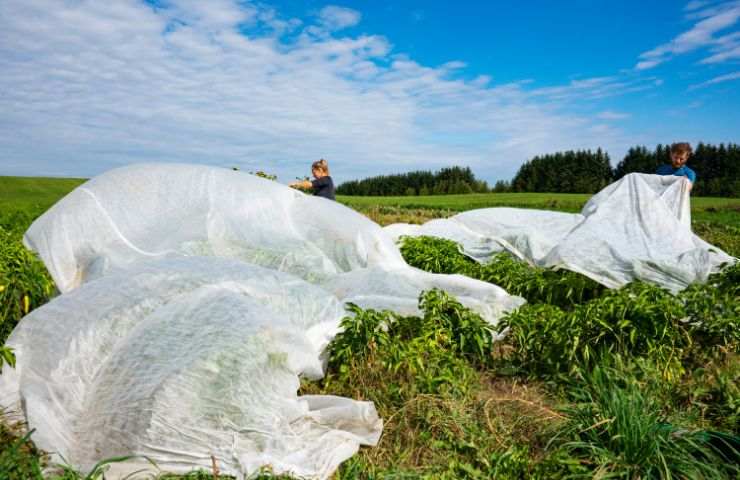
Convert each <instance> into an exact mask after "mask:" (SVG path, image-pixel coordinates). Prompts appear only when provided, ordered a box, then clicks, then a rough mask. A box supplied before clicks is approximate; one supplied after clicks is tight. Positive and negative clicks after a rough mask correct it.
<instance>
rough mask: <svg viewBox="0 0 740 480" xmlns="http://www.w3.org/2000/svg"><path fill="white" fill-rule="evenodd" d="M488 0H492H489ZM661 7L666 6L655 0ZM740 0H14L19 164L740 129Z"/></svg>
mask: <svg viewBox="0 0 740 480" xmlns="http://www.w3.org/2000/svg"><path fill="white" fill-rule="evenodd" d="M482 3H485V5H484V6H482V5H480V4H482ZM646 4H648V5H649V6H646ZM739 24H740V1H702V0H698V1H697V0H693V1H690V2H688V3H682V2H678V1H651V2H643V1H631V0H629V1H622V2H614V1H612V0H610V1H597V0H572V1H568V2H551V1H547V0H537V1H529V2H527V3H526V5H525V3H524V2H520V1H496V2H477V1H476V2H473V1H469V2H465V1H462V2H449V1H429V0H424V1H422V0H406V1H404V2H385V1H381V0H353V1H346V2H342V3H323V2H318V1H305V2H299V1H282V2H251V1H248V0H241V1H232V0H171V1H159V0H156V1H155V0H150V1H143V0H111V1H107V2H101V1H84V0H75V1H62V0H55V1H48V0H22V1H21V0H2V1H0V175H33V176H35V175H43V176H77V177H89V176H92V175H95V174H98V173H101V172H103V171H105V170H108V169H111V168H114V167H116V166H120V165H125V164H128V163H133V162H144V161H179V162H189V163H206V164H211V165H220V166H225V167H231V166H237V167H239V168H241V169H242V170H258V169H262V170H265V171H268V172H271V173H276V174H278V175H279V177H280V180H281V181H283V182H288V181H291V180H292V179H294V178H295V177H297V176H303V175H307V174H309V165H310V163H311V162H312V161H314V160H316V159H318V158H320V157H323V158H326V159H327V160H328V161H329V163H330V166H331V168H332V173H333V176H334V177H335V180H338V181H342V180H347V179H351V178H359V177H364V176H369V175H375V174H380V173H390V172H401V171H408V170H414V169H436V168H439V167H443V166H448V165H453V164H454V165H467V166H470V167H471V168H472V169H473V171H474V172H476V173H477V174H478V175H479V176H480V177H482V178H484V179H486V180H489V181H495V180H497V179H509V178H511V177H512V176H513V174H514V173H515V172H516V170H517V168H518V167H519V165H520V164H521V163H522V162H523V161H524V160H526V159H528V158H530V157H531V156H533V155H536V154H541V153H547V152H554V151H558V150H563V149H578V148H592V149H593V148H597V147H602V148H604V149H605V150H607V151H608V152H609V153H610V155H611V156H612V162H613V163H614V164H616V162H618V161H619V160H620V159H621V157H622V156H623V155H624V153H625V151H626V150H627V149H628V148H629V147H630V146H632V145H648V146H650V147H652V146H654V145H655V144H656V143H669V142H673V141H679V140H688V141H691V142H696V141H699V140H702V141H705V142H712V143H719V142H738V141H740V135H738V134H739V133H740V108H739V107H740V27H739V26H738V25H739Z"/></svg>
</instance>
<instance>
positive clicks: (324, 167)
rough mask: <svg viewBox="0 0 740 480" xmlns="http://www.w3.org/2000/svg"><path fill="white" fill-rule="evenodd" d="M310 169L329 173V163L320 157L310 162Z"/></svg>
mask: <svg viewBox="0 0 740 480" xmlns="http://www.w3.org/2000/svg"><path fill="white" fill-rule="evenodd" d="M311 170H319V171H320V172H324V173H325V174H326V175H329V164H328V163H327V162H326V160H324V159H323V158H322V159H321V160H319V161H318V162H313V163H312V164H311Z"/></svg>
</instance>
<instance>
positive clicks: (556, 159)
mask: <svg viewBox="0 0 740 480" xmlns="http://www.w3.org/2000/svg"><path fill="white" fill-rule="evenodd" d="M611 182H612V168H611V165H610V164H609V154H607V153H605V152H603V151H602V150H601V149H600V148H599V149H597V150H596V152H592V151H591V150H585V151H580V150H579V151H575V152H574V151H572V150H569V151H567V152H557V153H554V154H548V155H543V156H536V157H534V158H533V159H531V160H528V161H526V162H524V164H522V166H521V167H519V171H518V172H517V174H516V175H515V176H514V178H513V179H512V180H511V187H510V188H511V189H512V190H513V191H515V192H559V193H595V192H597V191H599V190H601V189H602V188H604V187H605V186H607V185H608V184H610V183H611Z"/></svg>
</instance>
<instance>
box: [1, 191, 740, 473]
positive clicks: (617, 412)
mask: <svg viewBox="0 0 740 480" xmlns="http://www.w3.org/2000/svg"><path fill="white" fill-rule="evenodd" d="M0 180H1V181H0V185H2V186H3V188H4V189H3V190H0V199H1V200H2V202H3V207H6V208H3V210H2V212H0V245H1V247H0V290H1V291H0V301H1V303H0V307H2V308H1V309H0V334H2V341H4V338H5V336H7V334H8V333H9V332H10V331H11V330H12V328H13V327H14V326H15V325H16V323H17V322H18V321H19V320H20V318H21V317H22V316H23V315H25V314H26V313H27V312H29V311H31V310H33V309H34V308H38V307H39V306H41V305H43V304H44V303H45V302H46V301H48V299H49V298H50V297H51V296H53V295H54V294H55V292H54V291H53V284H52V282H51V279H50V278H49V276H48V273H47V272H46V270H45V269H44V267H43V264H42V263H41V262H40V261H39V260H38V259H37V258H36V257H35V256H33V255H32V254H30V252H28V251H27V250H26V249H25V248H23V246H22V243H21V238H22V234H23V232H24V231H25V230H26V228H27V227H28V225H29V224H30V222H31V221H32V220H33V218H34V217H35V216H37V215H38V214H40V213H41V212H42V211H43V209H44V208H47V207H48V206H49V205H51V204H52V203H53V202H54V201H56V199H58V198H59V197H61V196H62V195H63V194H64V193H66V192H67V191H69V190H70V189H71V188H73V187H74V185H75V182H79V181H70V182H67V183H58V182H59V180H56V179H49V180H48V181H41V182H39V183H38V184H35V183H34V181H31V180H27V179H26V180H12V181H8V180H7V178H5V179H0ZM587 197H588V196H586V195H555V196H551V195H545V194H501V195H499V194H487V195H464V196H463V195H461V196H435V197H428V203H424V202H427V199H426V198H424V199H422V202H421V203H403V204H394V203H392V202H393V201H394V199H392V198H389V197H384V198H382V199H375V200H373V199H357V198H353V199H352V201H358V202H359V203H355V204H354V205H353V206H355V207H357V208H358V209H360V210H361V211H364V212H366V213H368V214H370V215H375V216H377V217H379V219H380V220H381V221H383V222H386V223H387V221H389V220H398V219H403V220H404V221H414V220H422V221H423V220H426V219H429V218H433V217H435V216H445V215H450V214H453V213H454V212H457V211H461V210H465V209H467V208H480V207H484V206H493V205H492V204H491V202H492V201H493V200H495V202H504V204H505V205H508V206H528V207H531V208H553V209H565V210H578V209H579V208H580V206H581V205H582V203H583V202H585V201H586V199H587ZM420 198H422V197H402V199H403V200H404V201H408V202H419V199H420ZM476 198H477V199H478V201H479V202H480V203H478V204H476V203H475V201H476ZM343 200H346V199H343ZM376 200H377V201H376ZM363 202H364V203H363ZM384 202H391V203H386V204H384ZM506 202H508V204H507V203H506ZM736 202H737V199H693V212H694V220H695V223H694V228H695V230H696V231H697V232H698V233H699V234H700V235H701V236H702V237H704V238H705V239H707V240H709V241H711V243H715V244H717V245H718V246H720V247H721V248H724V249H726V250H727V251H728V252H731V253H733V254H735V255H738V254H740V245H738V238H740V235H738V228H739V227H738V225H740V222H738V223H733V222H735V221H736V218H737V217H738V216H740V214H738V213H737V203H736ZM360 203H362V205H360ZM394 205H396V206H394ZM397 205H401V206H400V207H399V206H397ZM499 205H500V204H499ZM701 215H704V217H703V218H700V219H699V220H697V217H699V216H701ZM402 253H403V255H404V258H406V260H407V261H408V262H409V263H410V264H411V265H414V266H416V267H418V268H422V269H424V270H427V271H432V272H440V273H460V274H465V275H468V276H471V277H474V278H479V279H481V280H484V281H488V282H492V283H495V284H498V285H501V286H503V287H504V288H506V289H507V290H508V291H509V292H511V293H514V294H517V295H521V296H523V297H525V298H527V300H528V301H529V303H528V304H527V305H525V306H524V307H522V308H520V309H519V310H517V311H516V312H514V313H512V314H510V315H508V316H506V317H505V318H503V319H502V321H501V323H500V324H499V325H498V326H496V327H495V328H492V327H491V326H489V325H488V324H487V323H485V322H484V321H483V320H482V319H481V318H480V317H479V316H478V315H477V314H476V313H474V312H472V311H470V310H469V309H467V308H465V307H464V306H463V305H461V304H460V303H459V302H458V301H457V300H456V299H454V298H452V297H450V296H448V295H447V294H445V293H444V292H440V291H430V292H425V293H424V294H423V295H422V296H421V298H420V303H419V310H420V313H419V314H418V315H416V316H399V315H396V314H394V313H392V312H385V311H384V312H379V311H373V310H363V309H360V308H358V307H356V306H351V305H350V306H349V311H348V315H347V317H346V318H345V319H344V320H343V326H344V332H343V333H342V334H340V335H338V336H337V337H336V338H335V340H334V341H333V342H332V344H331V346H330V352H331V354H330V360H329V366H328V371H327V375H326V377H325V378H324V379H323V380H321V381H316V382H309V381H304V382H303V384H302V386H301V390H302V392H304V393H316V394H335V395H347V396H349V397H352V398H356V399H363V400H371V401H373V402H375V405H376V407H377V408H378V411H379V413H380V415H381V417H382V418H383V419H384V422H385V430H384V434H383V437H382V438H381V441H380V444H379V445H378V446H377V447H374V448H368V449H362V450H361V451H360V453H359V454H358V455H356V456H354V457H352V458H351V459H350V460H349V461H347V462H345V463H344V464H343V465H342V467H341V468H340V470H339V471H338V472H337V474H336V475H335V478H337V479H380V478H406V479H412V478H413V479H417V478H418V479H422V478H424V479H427V478H428V479H432V478H434V479H437V478H440V479H458V478H471V479H476V478H480V479H487V478H500V479H521V478H541V479H550V478H552V479H557V478H592V477H602V478H607V477H608V478H624V479H638V478H664V479H668V478H707V479H714V478H716V479H730V478H737V477H738V475H740V471H738V464H740V453H739V449H740V440H739V437H738V435H740V387H739V386H740V267H738V266H735V267H732V268H729V269H726V270H725V271H724V272H722V273H721V274H718V275H715V276H713V277H711V278H710V281H709V282H708V283H707V284H706V285H695V286H692V287H690V288H688V289H686V290H685V291H684V292H681V293H680V294H679V295H676V296H674V295H671V294H669V293H668V292H665V291H663V290H661V289H659V288H657V287H655V286H652V285H646V284H642V283H634V284H631V285H629V286H627V287H625V288H623V289H620V290H618V291H613V290H606V289H604V288H603V287H602V286H600V285H598V284H596V283H594V282H592V281H591V280H589V279H587V278H585V277H582V276H580V275H578V274H575V273H572V272H566V271H557V272H555V271H550V270H546V269H538V268H531V267H529V266H527V265H526V264H524V263H521V262H519V261H517V260H515V259H513V258H511V257H509V256H507V255H498V256H496V257H494V259H493V261H492V262H491V263H489V264H486V265H480V264H477V263H475V262H472V261H471V260H470V259H468V258H467V257H465V256H464V255H462V254H461V253H460V250H459V247H458V245H456V244H455V243H453V242H450V241H448V240H440V239H433V238H415V239H407V240H405V241H404V242H403V244H402ZM504 329H508V335H507V336H506V338H505V339H504V340H503V341H497V342H494V341H493V338H494V336H496V335H497V334H498V333H500V332H501V331H503V330H504ZM0 345H2V342H1V341H0ZM4 353H5V356H3V357H2V358H3V359H4V360H5V361H12V356H9V355H8V354H9V353H10V352H8V351H7V350H6V349H5V350H4ZM32 440H33V433H30V434H29V433H28V432H27V431H26V430H25V426H24V425H23V424H20V423H18V422H14V421H13V420H12V417H10V416H9V415H5V416H4V418H3V421H0V478H2V479H9V480H10V479H12V480H14V479H23V480H27V479H34V480H38V479H40V478H41V469H42V468H44V467H45V466H47V464H48V459H47V458H46V457H45V455H44V454H43V452H40V451H38V450H37V449H36V448H35V446H34V445H33V441H32ZM117 460H120V459H107V460H105V461H104V462H112V461H117ZM105 469H106V464H105V463H102V464H101V465H99V466H98V468H97V469H95V470H94V471H92V472H86V473H85V474H82V473H80V472H75V471H74V470H72V469H70V468H68V467H60V469H58V471H57V473H56V474H53V475H52V476H51V477H50V478H55V479H57V480H62V479H64V480H72V479H82V478H90V479H101V478H103V474H104V470H105ZM213 477H214V475H213V472H204V471H201V472H193V473H192V474H190V475H187V476H175V475H166V474H163V475H162V476H161V477H160V478H162V479H165V478H166V479H172V480H174V479H185V478H187V479H190V480H196V479H197V480H204V479H210V478H213ZM220 478H225V477H223V476H221V477H220ZM255 478H265V479H266V478H288V477H286V476H283V477H275V476H273V475H271V474H270V473H269V471H265V472H263V473H261V474H260V475H258V476H256V477H255Z"/></svg>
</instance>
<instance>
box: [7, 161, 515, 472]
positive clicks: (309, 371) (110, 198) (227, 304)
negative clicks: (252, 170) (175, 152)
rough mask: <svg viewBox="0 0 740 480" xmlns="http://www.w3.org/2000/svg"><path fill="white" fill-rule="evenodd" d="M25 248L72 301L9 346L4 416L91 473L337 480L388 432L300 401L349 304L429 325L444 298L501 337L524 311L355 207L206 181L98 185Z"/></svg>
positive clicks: (328, 401) (146, 179) (121, 178)
mask: <svg viewBox="0 0 740 480" xmlns="http://www.w3.org/2000/svg"><path fill="white" fill-rule="evenodd" d="M24 242H25V244H26V245H27V246H28V247H29V248H31V249H33V250H34V251H36V252H38V254H39V255H40V257H41V258H42V259H43V261H44V263H45V264H46V266H47V268H48V270H49V272H50V273H51V275H52V277H53V278H54V280H55V282H56V284H57V286H58V288H59V290H60V291H61V292H62V294H61V295H60V296H58V297H56V298H55V299H53V300H51V301H50V302H49V303H47V304H46V305H44V306H42V307H40V308H38V309H36V310H34V311H33V312H31V313H30V314H29V315H27V316H26V317H25V318H23V319H22V320H21V322H20V323H19V324H18V326H17V327H16V329H15V330H14V331H13V333H12V334H11V336H10V338H9V339H8V341H7V345H8V346H10V347H12V348H13V349H14V350H15V353H16V358H17V363H16V367H15V368H10V367H9V366H7V365H6V366H4V367H3V370H2V375H0V405H3V406H6V407H14V406H15V407H18V406H19V405H20V406H22V412H23V414H24V415H25V416H26V420H27V421H28V425H29V427H30V428H33V429H35V432H34V434H33V439H34V441H35V442H36V444H37V445H38V446H39V447H40V448H42V449H43V450H46V451H49V452H51V453H53V454H55V455H58V457H57V459H59V458H63V459H64V460H65V461H67V462H69V463H71V464H72V465H73V466H75V467H77V468H80V469H81V470H85V471H86V470H88V469H89V468H91V467H92V466H93V465H94V464H95V463H96V462H97V461H99V460H101V459H104V458H109V457H114V456H120V455H139V456H145V457H147V458H150V459H152V460H153V461H155V462H156V464H157V465H158V466H159V468H161V469H162V470H164V471H171V472H176V473H180V472H187V471H190V470H192V469H194V468H205V469H210V467H211V461H212V460H211V456H213V457H215V459H216V461H217V464H218V465H219V468H220V471H221V472H222V473H224V474H232V475H237V476H240V475H249V474H252V473H254V472H255V471H256V470H257V469H259V468H260V467H262V466H270V467H271V468H272V469H273V471H275V472H276V473H282V472H285V473H292V474H295V475H298V476H301V477H305V478H327V477H329V476H330V475H331V474H332V472H333V471H334V470H335V469H336V468H337V467H338V465H339V464H340V463H341V462H342V461H344V460H346V459H347V458H349V457H350V456H351V455H353V454H354V453H355V452H356V451H357V449H358V448H359V446H360V445H361V444H363V445H374V444H376V443H377V441H378V439H379V436H380V434H381V431H382V420H381V419H379V418H378V416H377V413H376V411H375V408H374V406H373V405H372V403H370V402H362V401H355V400H352V399H347V398H340V397H333V396H311V395H304V396H299V395H298V394H297V389H298V387H299V376H300V375H303V376H307V377H310V378H320V377H321V376H322V375H323V368H324V359H325V354H326V352H325V348H326V346H327V344H328V342H329V341H330V340H331V339H332V338H333V337H334V335H336V333H337V332H338V330H339V323H340V320H341V318H342V317H343V316H344V315H345V311H344V307H343V304H344V303H345V302H347V301H351V302H354V303H356V304H358V305H360V306H362V307H368V308H369V307H372V308H389V309H393V310H396V311H398V312H400V313H404V314H413V313H416V312H417V311H418V308H417V299H418V296H419V294H420V292H421V291H423V290H428V289H430V288H435V287H437V288H443V289H445V290H447V291H448V292H450V293H452V294H454V295H456V296H458V298H459V299H460V300H461V301H462V302H463V303H464V304H465V305H468V306H470V307H471V308H473V309H475V310H476V311H478V312H480V313H481V315H482V316H483V317H484V318H486V319H487V320H488V321H489V322H491V323H492V324H495V322H496V320H497V318H499V317H500V316H501V315H502V314H503V313H504V312H506V311H508V310H511V309H514V308H516V307H518V306H519V305H521V304H522V303H523V299H521V298H519V297H513V296H509V295H508V294H506V292H504V291H503V290H502V289H501V288H499V287H497V286H495V285H491V284H488V283H484V282H480V281H476V280H472V279H469V278H466V277H462V276H459V275H450V276H446V275H434V274H430V273H427V272H423V271H420V270H417V269H414V268H411V267H409V266H408V265H407V264H406V263H405V262H404V261H403V258H402V257H401V255H400V253H399V251H398V248H397V247H396V246H395V245H394V243H393V241H392V240H391V239H390V238H389V237H388V236H387V235H386V234H385V232H384V231H383V230H382V229H381V228H380V227H379V226H378V225H376V224H375V223H373V222H372V221H370V220H369V219H367V218H366V217H364V216H362V215H360V214H358V213H356V212H354V211H353V210H351V209H348V208H346V207H344V206H342V205H340V204H337V203H335V202H332V201H328V200H325V199H322V198H316V197H310V196H307V195H304V194H302V193H300V192H296V191H294V190H291V189H289V188H287V187H285V186H282V185H280V184H277V183H275V182H272V181H269V180H265V179H261V178H258V177H255V176H252V175H248V174H244V173H241V172H235V171H231V170H226V169H219V168H213V167H205V166H197V165H182V164H142V165H133V166H129V167H124V168H121V169H117V170H113V171H110V172H108V173H106V174H103V175H101V176H99V177H96V178H94V179H92V180H90V181H88V182H86V183H85V184H84V185H82V186H81V187H79V188H77V189H76V190H74V191H73V192H71V193H70V194H69V195H68V196H67V197H65V198H64V199H62V200H61V201H60V202H58V203H57V204H56V205H55V206H54V207H52V208H51V209H50V210H49V211H48V212H47V213H45V214H44V215H43V216H41V217H40V218H39V219H37V220H36V221H35V222H34V223H33V225H32V226H31V227H30V228H29V230H28V232H27V233H26V235H25V237H24ZM141 462H142V460H141V459H140V458H139V459H134V460H131V461H129V462H126V463H123V464H116V465H115V466H114V470H115V474H114V475H113V476H112V478H116V477H117V476H124V475H127V474H128V473H130V472H132V471H134V470H136V469H138V468H139V467H141V466H142V463H141ZM107 478H111V475H108V477H107Z"/></svg>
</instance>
